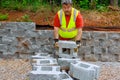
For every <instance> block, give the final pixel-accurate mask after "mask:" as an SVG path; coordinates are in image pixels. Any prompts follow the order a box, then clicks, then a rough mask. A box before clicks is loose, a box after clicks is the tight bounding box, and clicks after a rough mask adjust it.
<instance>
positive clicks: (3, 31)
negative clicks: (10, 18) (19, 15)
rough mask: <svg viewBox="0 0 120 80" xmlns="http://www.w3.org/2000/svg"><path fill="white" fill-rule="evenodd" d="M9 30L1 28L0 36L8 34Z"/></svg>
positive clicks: (9, 33)
mask: <svg viewBox="0 0 120 80" xmlns="http://www.w3.org/2000/svg"><path fill="white" fill-rule="evenodd" d="M10 35H11V30H10V29H1V30H0V36H10Z"/></svg>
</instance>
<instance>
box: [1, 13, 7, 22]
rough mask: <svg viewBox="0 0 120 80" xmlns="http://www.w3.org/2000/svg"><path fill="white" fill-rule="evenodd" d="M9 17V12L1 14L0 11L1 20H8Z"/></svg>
mask: <svg viewBox="0 0 120 80" xmlns="http://www.w3.org/2000/svg"><path fill="white" fill-rule="evenodd" d="M7 19H8V14H1V13H0V21H3V20H7Z"/></svg>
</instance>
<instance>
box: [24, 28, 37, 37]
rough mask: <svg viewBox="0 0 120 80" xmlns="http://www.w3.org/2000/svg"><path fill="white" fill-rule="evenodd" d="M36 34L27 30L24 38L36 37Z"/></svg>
mask: <svg viewBox="0 0 120 80" xmlns="http://www.w3.org/2000/svg"><path fill="white" fill-rule="evenodd" d="M38 36H39V35H38V32H37V31H30V30H27V31H26V33H25V37H28V38H29V37H38Z"/></svg>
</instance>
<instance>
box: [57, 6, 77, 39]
mask: <svg viewBox="0 0 120 80" xmlns="http://www.w3.org/2000/svg"><path fill="white" fill-rule="evenodd" d="M77 15H78V11H77V10H76V9H74V8H72V12H71V17H70V20H69V24H68V27H66V19H65V14H64V12H63V10H60V11H59V12H58V16H59V20H60V24H61V27H60V29H59V35H60V36H61V37H63V38H73V37H75V36H76V35H77V32H78V31H77V29H76V24H75V22H76V18H77Z"/></svg>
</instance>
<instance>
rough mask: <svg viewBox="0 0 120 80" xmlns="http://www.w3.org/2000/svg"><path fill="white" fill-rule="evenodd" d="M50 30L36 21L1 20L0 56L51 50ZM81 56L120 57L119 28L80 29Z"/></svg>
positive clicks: (90, 58)
mask: <svg viewBox="0 0 120 80" xmlns="http://www.w3.org/2000/svg"><path fill="white" fill-rule="evenodd" d="M53 43H54V41H53V30H36V26H35V23H30V22H7V23H0V56H1V57H2V56H3V55H16V54H17V57H20V55H22V56H21V57H24V56H23V55H24V54H25V55H26V54H32V53H35V52H48V53H50V54H52V53H54V47H53ZM78 54H79V56H80V57H81V59H84V60H88V61H120V32H104V31H103V32H102V31H100V32H96V31H83V36H82V46H81V47H80V48H79V53H78Z"/></svg>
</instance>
